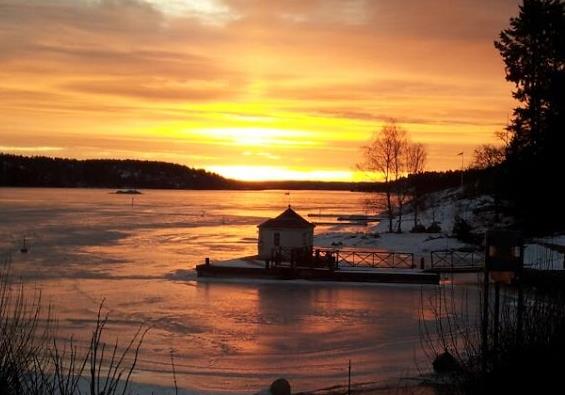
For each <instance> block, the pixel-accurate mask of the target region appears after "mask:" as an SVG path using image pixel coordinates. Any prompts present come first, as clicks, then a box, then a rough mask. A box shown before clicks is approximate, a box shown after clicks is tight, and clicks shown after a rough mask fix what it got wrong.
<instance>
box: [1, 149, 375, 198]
mask: <svg viewBox="0 0 565 395" xmlns="http://www.w3.org/2000/svg"><path fill="white" fill-rule="evenodd" d="M0 187H26V188H104V189H146V190H149V189H164V190H227V191H237V190H243V191H260V190H273V189H275V190H326V191H374V190H375V189H379V187H381V188H382V184H381V183H379V182H343V181H315V180H311V181H293V180H282V181H241V180H234V179H229V178H225V177H222V176H221V175H219V174H216V173H212V172H209V171H207V170H204V169H195V168H191V167H188V166H183V165H179V164H175V163H168V162H158V161H143V160H132V159H85V160H78V159H66V158H51V157H45V156H34V157H30V156H21V155H12V154H3V153H0Z"/></svg>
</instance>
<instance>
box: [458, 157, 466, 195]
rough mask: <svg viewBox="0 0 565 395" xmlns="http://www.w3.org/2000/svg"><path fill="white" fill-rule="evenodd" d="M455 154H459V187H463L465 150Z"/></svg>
mask: <svg viewBox="0 0 565 395" xmlns="http://www.w3.org/2000/svg"><path fill="white" fill-rule="evenodd" d="M457 156H461V189H463V172H464V169H465V152H463V151H461V152H460V153H458V154H457Z"/></svg>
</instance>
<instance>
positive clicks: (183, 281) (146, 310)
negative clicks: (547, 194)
mask: <svg viewBox="0 0 565 395" xmlns="http://www.w3.org/2000/svg"><path fill="white" fill-rule="evenodd" d="M110 192H112V191H109V190H96V189H92V190H86V189H83V190H81V189H73V190H68V189H0V253H2V254H4V255H3V256H8V255H11V257H12V272H13V273H14V275H15V276H16V277H19V278H21V279H22V280H23V281H24V282H25V283H26V284H27V285H28V286H29V287H35V286H37V287H40V288H41V289H42V291H43V299H44V302H46V303H52V304H53V306H54V309H55V312H56V315H57V318H58V320H59V330H58V332H57V333H58V336H60V337H61V339H68V338H69V336H70V334H74V335H75V336H76V337H77V338H78V339H79V340H82V341H83V342H84V341H85V340H86V339H87V338H88V336H89V335H90V331H91V329H92V326H93V321H94V319H95V314H96V311H97V308H98V304H99V303H100V301H101V300H102V299H103V298H105V299H106V307H107V308H108V309H109V311H110V316H111V318H112V322H111V324H110V325H109V326H108V332H107V333H106V335H107V337H106V339H107V340H108V341H110V342H113V341H114V339H115V338H116V337H119V338H120V339H121V341H122V342H123V343H125V342H127V340H129V337H130V336H131V335H132V334H133V333H134V332H135V330H136V329H137V328H138V326H139V325H140V324H144V325H148V326H149V327H151V330H150V332H149V335H148V336H147V338H146V340H145V343H144V346H143V351H142V355H141V359H140V362H139V370H138V373H137V374H136V375H135V377H134V379H135V381H136V383H149V384H151V385H153V386H156V387H154V388H161V389H162V388H163V387H166V388H169V389H170V388H171V387H172V385H173V380H172V375H171V366H170V351H171V349H172V350H174V355H175V366H176V371H177V379H178V382H179V386H180V387H181V389H182V390H184V391H186V393H206V394H214V393H230V394H233V393H247V394H248V393H254V392H256V391H258V390H260V389H261V388H264V387H265V386H268V384H269V383H270V382H271V381H272V380H273V379H276V378H278V377H281V376H282V377H287V378H288V379H289V380H290V381H291V382H292V384H293V387H294V388H295V389H296V390H308V389H316V388H323V387H328V386H331V385H336V384H344V383H345V380H346V374H347V362H348V360H349V359H351V360H352V363H353V380H354V381H355V382H369V381H383V380H388V379H391V378H395V377H400V376H404V375H407V374H408V375H410V374H416V373H417V370H416V362H419V363H421V364H422V366H424V367H428V366H429V364H428V363H427V361H426V360H425V358H423V356H422V353H421V349H420V339H419V336H418V334H419V317H420V315H421V311H420V302H421V298H427V297H428V296H430V295H432V294H433V293H434V292H435V289H436V287H433V286H425V287H419V286H402V285H398V286H391V285H370V286H368V285H362V286H359V285H352V284H320V283H311V282H300V281H298V282H285V283H278V282H252V281H251V282H225V281H219V282H218V281H196V279H195V276H194V272H193V271H192V268H193V267H194V266H195V265H196V264H199V263H202V262H203V261H204V258H205V257H210V258H211V259H212V260H225V259H230V258H233V257H240V256H249V255H253V254H254V253H255V252H256V237H257V228H256V225H257V224H258V223H260V222H262V221H263V220H264V219H265V218H268V217H272V216H274V215H276V214H278V213H279V212H280V211H282V210H283V209H284V208H285V207H286V205H287V202H288V196H286V195H285V194H284V192H282V191H266V192H225V191H217V192H206V191H198V192H196V191H158V190H155V191H144V194H143V195H137V196H135V198H134V202H133V206H132V204H131V196H128V195H116V194H112V193H110ZM365 198H366V196H365V195H364V194H360V193H349V192H319V191H316V192H307V191H305V192H292V194H291V199H292V204H293V206H294V207H295V208H296V209H297V210H298V211H299V212H300V213H302V214H304V215H305V214H307V213H309V212H315V213H318V212H319V211H322V212H323V213H329V212H336V213H348V212H353V213H355V212H362V211H363V202H364V200H365ZM331 230H332V229H330V228H327V227H318V228H316V231H317V232H318V233H319V234H320V233H324V232H328V231H331ZM333 231H334V232H335V229H333ZM24 237H25V238H26V240H27V244H28V247H29V253H28V254H20V253H19V252H18V250H19V248H20V246H21V243H22V240H23V238H24ZM334 237H338V238H340V237H341V238H343V235H341V236H339V235H338V236H335V233H334V234H333V236H332V235H328V236H321V237H318V238H317V241H316V242H317V243H319V244H324V243H326V242H330V243H331V240H333V238H334ZM348 237H349V236H348ZM384 237H389V238H390V241H391V242H392V241H394V240H396V239H395V238H396V237H397V235H388V236H384ZM419 237H428V236H416V235H413V236H412V235H409V238H405V239H403V240H404V241H401V239H400V238H399V239H398V240H397V241H396V242H395V244H394V246H395V247H398V248H401V249H403V250H404V249H407V248H408V247H409V246H411V245H413V243H418V244H419V243H421V244H422V246H424V247H422V251H423V250H424V248H435V247H436V244H437V245H440V246H443V245H447V244H449V245H451V243H454V242H453V241H452V240H451V239H449V240H444V239H443V238H441V239H438V240H437V241H434V240H428V241H425V240H420V239H419ZM352 240H353V238H352ZM382 240H383V239H376V241H377V244H376V247H382V244H380V243H382ZM403 243H406V244H403ZM419 248H420V247H419ZM423 315H424V317H428V318H429V317H430V312H429V311H427V310H426V311H424V314H423ZM429 319H431V318H429ZM84 344H85V343H83V345H84Z"/></svg>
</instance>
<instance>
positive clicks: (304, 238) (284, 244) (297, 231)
mask: <svg viewBox="0 0 565 395" xmlns="http://www.w3.org/2000/svg"><path fill="white" fill-rule="evenodd" d="M315 226H316V225H314V224H313V223H311V222H309V221H307V220H306V219H304V218H303V217H301V216H300V214H298V213H297V212H296V211H294V210H293V209H292V207H290V205H289V206H288V209H286V210H285V211H284V212H283V213H282V214H280V215H279V216H278V217H276V218H271V219H269V220H267V221H265V222H263V223H262V224H260V225H259V226H258V228H259V242H258V246H257V247H258V253H259V254H258V255H259V259H266V260H268V259H271V258H272V257H273V254H274V253H275V252H277V253H280V254H281V256H282V257H284V258H286V259H289V258H290V254H291V251H292V250H302V251H304V252H307V253H309V254H310V255H311V254H312V248H313V244H314V227H315Z"/></svg>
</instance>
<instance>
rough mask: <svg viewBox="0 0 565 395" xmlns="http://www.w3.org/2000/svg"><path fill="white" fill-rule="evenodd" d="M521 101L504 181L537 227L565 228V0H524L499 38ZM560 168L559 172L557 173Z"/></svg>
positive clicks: (527, 220)
mask: <svg viewBox="0 0 565 395" xmlns="http://www.w3.org/2000/svg"><path fill="white" fill-rule="evenodd" d="M495 47H496V48H497V49H498V50H499V52H500V54H501V55H502V58H503V60H504V62H505V64H506V79H507V80H508V81H511V82H513V83H514V84H515V90H514V92H513V96H514V98H515V99H516V100H518V102H519V103H520V105H519V106H518V107H516V108H515V109H514V114H513V119H512V121H511V122H510V124H509V125H508V126H507V129H508V131H509V132H510V134H511V136H512V137H511V140H510V143H509V145H508V147H507V150H506V158H507V161H506V163H505V166H504V172H503V174H502V176H501V177H500V182H501V183H502V184H503V188H504V190H505V191H506V193H507V197H508V198H510V199H511V200H512V201H514V202H515V204H516V208H517V209H518V213H519V214H520V217H521V218H522V219H523V220H524V221H525V223H524V225H526V226H527V227H528V229H530V230H532V231H540V230H544V231H547V230H556V229H563V228H565V205H564V204H563V194H562V192H561V189H562V185H561V184H562V181H560V179H559V178H560V177H556V174H561V173H562V171H563V170H564V169H565V166H564V162H563V150H564V149H565V130H564V126H565V119H564V116H565V115H564V111H565V100H564V96H565V2H563V0H524V2H523V4H522V5H521V6H520V12H519V15H518V16H517V17H515V18H511V20H510V27H509V28H507V29H505V30H503V31H502V32H501V33H500V38H499V40H498V41H496V42H495ZM556 172H557V173H556Z"/></svg>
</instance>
